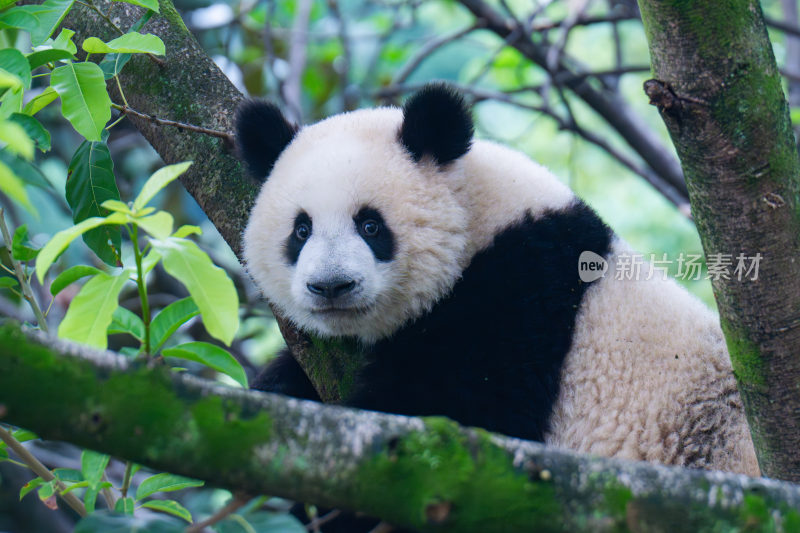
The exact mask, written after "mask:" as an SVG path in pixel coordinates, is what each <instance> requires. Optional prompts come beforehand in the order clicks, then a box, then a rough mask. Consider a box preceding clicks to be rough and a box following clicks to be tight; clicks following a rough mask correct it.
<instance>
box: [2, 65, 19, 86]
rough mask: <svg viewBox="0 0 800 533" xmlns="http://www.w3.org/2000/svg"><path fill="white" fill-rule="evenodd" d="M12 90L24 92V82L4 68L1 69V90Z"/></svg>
mask: <svg viewBox="0 0 800 533" xmlns="http://www.w3.org/2000/svg"><path fill="white" fill-rule="evenodd" d="M9 87H10V88H11V89H15V90H22V80H21V79H19V76H17V75H16V74H12V73H10V72H9V71H7V70H6V69H4V68H0V89H6V88H9Z"/></svg>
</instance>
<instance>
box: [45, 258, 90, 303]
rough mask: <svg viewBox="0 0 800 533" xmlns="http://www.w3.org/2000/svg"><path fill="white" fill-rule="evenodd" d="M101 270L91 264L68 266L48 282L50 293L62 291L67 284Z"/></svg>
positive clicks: (54, 293)
mask: <svg viewBox="0 0 800 533" xmlns="http://www.w3.org/2000/svg"><path fill="white" fill-rule="evenodd" d="M101 272H102V270H98V269H96V268H95V267H93V266H87V265H76V266H74V267H69V268H68V269H66V270H65V271H64V272H62V273H61V274H59V275H58V277H57V278H56V279H55V280H53V283H51V284H50V294H52V295H53V296H55V295H56V294H58V293H59V292H61V291H63V290H64V288H66V286H67V285H70V284H72V283H75V282H76V281H78V280H79V279H81V278H84V277H86V276H94V275H95V274H100V273H101Z"/></svg>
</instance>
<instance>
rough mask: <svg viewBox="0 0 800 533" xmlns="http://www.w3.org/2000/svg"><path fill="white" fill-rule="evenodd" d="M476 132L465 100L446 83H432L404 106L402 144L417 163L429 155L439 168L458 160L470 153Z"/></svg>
mask: <svg viewBox="0 0 800 533" xmlns="http://www.w3.org/2000/svg"><path fill="white" fill-rule="evenodd" d="M473 131H474V126H473V124H472V116H471V115H470V111H469V108H468V107H467V104H466V102H464V98H463V97H462V96H461V93H459V92H458V91H456V90H455V89H453V88H452V87H450V86H449V85H447V84H446V83H429V84H428V85H426V86H425V87H423V88H422V89H420V90H419V91H418V92H417V93H416V94H414V95H413V96H412V97H411V98H409V99H408V101H407V102H406V105H405V106H404V107H403V127H402V128H401V130H400V141H401V142H402V143H403V145H404V146H405V147H406V148H407V149H408V151H409V152H410V153H411V157H413V158H414V161H419V160H420V159H422V156H424V155H426V154H427V155H429V156H431V157H433V159H434V161H436V163H437V164H439V165H445V164H447V163H449V162H450V161H455V160H456V159H458V158H459V157H461V156H462V155H464V154H466V153H467V151H468V150H469V147H470V145H471V144H472V134H473Z"/></svg>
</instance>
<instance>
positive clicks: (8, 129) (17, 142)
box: [0, 113, 36, 161]
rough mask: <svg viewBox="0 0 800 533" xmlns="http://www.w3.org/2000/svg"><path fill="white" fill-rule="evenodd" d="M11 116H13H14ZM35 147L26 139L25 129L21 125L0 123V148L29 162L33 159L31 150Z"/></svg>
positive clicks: (9, 121)
mask: <svg viewBox="0 0 800 533" xmlns="http://www.w3.org/2000/svg"><path fill="white" fill-rule="evenodd" d="M15 114H16V113H15ZM11 116H14V114H12V115H11ZM23 116H24V115H23ZM34 120H35V119H34ZM4 145H5V146H4ZM35 147H36V145H35V144H34V142H33V141H32V140H31V138H30V137H28V134H27V133H26V132H25V128H23V127H22V126H21V125H19V124H17V123H16V122H12V121H11V120H2V121H0V148H3V149H5V150H9V151H11V152H13V153H15V154H18V155H20V156H21V157H24V158H25V159H27V160H28V161H30V160H31V159H33V150H34V148H35Z"/></svg>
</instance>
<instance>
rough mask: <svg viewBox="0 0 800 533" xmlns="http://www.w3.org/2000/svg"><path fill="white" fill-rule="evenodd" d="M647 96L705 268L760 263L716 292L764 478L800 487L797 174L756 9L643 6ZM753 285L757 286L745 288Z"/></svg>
mask: <svg viewBox="0 0 800 533" xmlns="http://www.w3.org/2000/svg"><path fill="white" fill-rule="evenodd" d="M639 7H640V9H641V12H642V19H643V21H644V25H645V30H646V33H647V38H648V41H649V43H650V53H651V58H652V67H653V76H654V78H655V79H654V80H651V81H649V82H647V83H646V84H645V89H646V91H647V93H648V94H649V96H650V98H651V102H652V103H654V104H655V105H657V106H658V108H659V111H660V112H661V116H662V118H663V119H664V122H665V123H666V125H667V128H668V129H669V132H670V135H671V136H672V140H673V142H674V143H675V146H676V148H677V150H678V155H679V157H680V159H681V162H682V164H683V170H684V174H685V175H686V179H687V183H688V188H689V197H690V200H691V204H692V213H693V215H694V219H695V221H696V222H697V228H698V231H699V232H700V237H701V239H702V242H703V248H704V250H705V254H706V257H707V258H710V260H713V258H714V255H713V254H731V256H732V260H733V264H734V265H736V262H737V256H738V254H740V253H743V254H744V255H745V256H746V257H755V256H756V254H761V256H762V259H761V261H760V269H759V271H758V278H757V280H751V279H744V280H742V281H740V280H738V279H737V277H736V276H731V277H730V279H723V278H721V279H719V280H712V282H713V286H714V294H715V296H716V300H717V304H718V306H719V311H720V320H721V323H722V328H723V330H724V332H725V336H726V338H727V341H728V349H729V351H730V355H731V362H732V364H733V368H734V372H735V374H736V377H737V379H738V382H739V389H740V391H741V393H742V398H743V401H744V405H745V408H746V411H747V415H748V421H749V423H750V428H751V431H752V434H753V440H754V443H755V446H756V450H757V453H758V458H759V464H760V466H761V469H762V471H763V472H764V474H765V475H767V476H770V477H776V478H781V479H789V480H793V481H798V480H800V454H798V450H800V398H798V387H800V327H799V326H800V260H798V259H800V240H798V235H800V217H799V216H798V208H800V205H798V202H799V201H800V197H799V196H798V193H800V166H799V165H798V157H797V152H796V148H795V145H794V135H793V134H792V130H791V124H790V121H789V114H788V107H787V105H786V101H785V98H784V94H783V91H782V89H781V80H780V77H779V74H778V69H777V66H776V64H775V58H774V57H773V54H772V47H771V45H770V42H769V38H768V36H767V32H766V28H765V25H764V20H763V16H762V13H761V7H760V4H759V2H758V1H757V0H734V1H730V2H716V1H712V0H700V1H694V2H684V1H680V0H639ZM750 277H752V275H751V276H750Z"/></svg>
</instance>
